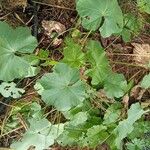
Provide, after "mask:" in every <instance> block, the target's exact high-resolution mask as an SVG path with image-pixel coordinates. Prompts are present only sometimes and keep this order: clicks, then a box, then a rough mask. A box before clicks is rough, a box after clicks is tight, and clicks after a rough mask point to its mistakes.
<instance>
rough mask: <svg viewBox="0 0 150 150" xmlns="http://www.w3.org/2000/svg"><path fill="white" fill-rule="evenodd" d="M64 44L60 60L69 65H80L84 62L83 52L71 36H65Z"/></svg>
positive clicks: (77, 66)
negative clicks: (62, 56)
mask: <svg viewBox="0 0 150 150" xmlns="http://www.w3.org/2000/svg"><path fill="white" fill-rule="evenodd" d="M65 44H66V46H65V48H64V51H63V54H64V58H63V60H62V62H64V63H67V64H68V65H70V66H71V67H75V68H79V67H81V66H82V65H83V64H84V53H83V52H82V50H81V46H80V45H79V44H77V43H75V42H74V41H73V39H71V38H67V39H66V41H65Z"/></svg>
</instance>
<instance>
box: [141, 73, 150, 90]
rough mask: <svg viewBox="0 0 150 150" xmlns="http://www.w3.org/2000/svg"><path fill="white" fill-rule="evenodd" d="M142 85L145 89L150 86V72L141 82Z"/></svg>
mask: <svg viewBox="0 0 150 150" xmlns="http://www.w3.org/2000/svg"><path fill="white" fill-rule="evenodd" d="M141 86H142V87H143V88H145V89H148V88H150V73H149V74H148V75H145V77H144V78H143V80H142V82H141Z"/></svg>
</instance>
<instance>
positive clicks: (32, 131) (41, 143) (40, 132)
mask: <svg viewBox="0 0 150 150" xmlns="http://www.w3.org/2000/svg"><path fill="white" fill-rule="evenodd" d="M30 125H31V126H30V128H29V129H28V130H27V132H26V133H25V134H24V136H23V138H22V139H21V141H18V142H15V143H13V144H12V145H11V148H13V149H15V150H27V149H28V148H29V147H30V146H35V148H36V150H44V149H47V148H49V146H51V145H53V144H54V140H55V139H56V138H57V137H58V136H59V135H60V134H61V133H62V132H63V127H64V125H63V124H59V125H52V124H51V123H50V122H49V121H48V120H47V119H45V118H44V119H42V120H35V119H32V120H30Z"/></svg>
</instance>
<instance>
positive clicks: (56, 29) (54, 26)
mask: <svg viewBox="0 0 150 150" xmlns="http://www.w3.org/2000/svg"><path fill="white" fill-rule="evenodd" d="M42 27H43V29H44V31H45V34H46V35H47V36H48V37H49V38H51V39H52V40H53V41H52V46H54V47H57V46H59V45H60V44H61V43H62V39H59V38H58V37H57V36H56V35H55V36H56V37H55V36H54V34H53V33H56V34H57V35H58V36H59V35H62V34H63V33H64V32H65V31H66V27H65V26H64V25H63V24H61V23H60V22H57V21H46V20H43V21H42Z"/></svg>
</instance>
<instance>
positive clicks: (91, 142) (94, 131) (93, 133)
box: [81, 125, 109, 148]
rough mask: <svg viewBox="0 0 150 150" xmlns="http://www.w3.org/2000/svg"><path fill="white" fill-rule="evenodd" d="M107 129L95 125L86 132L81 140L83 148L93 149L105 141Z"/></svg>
mask: <svg viewBox="0 0 150 150" xmlns="http://www.w3.org/2000/svg"><path fill="white" fill-rule="evenodd" d="M106 129H107V127H105V126H103V125H96V126H93V127H91V128H89V129H88V130H87V133H86V137H85V138H83V139H82V140H81V143H82V145H83V147H86V146H87V147H91V148H95V147H96V146H97V145H99V144H103V142H104V141H105V139H106V138H107V137H108V136H109V134H108V133H107V132H106Z"/></svg>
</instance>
